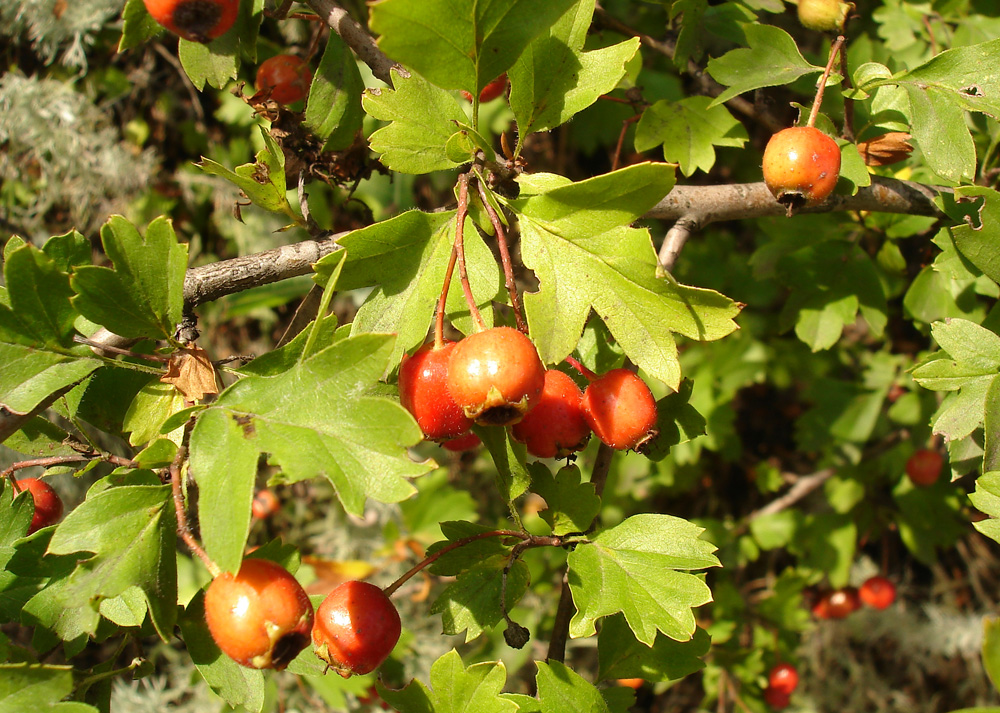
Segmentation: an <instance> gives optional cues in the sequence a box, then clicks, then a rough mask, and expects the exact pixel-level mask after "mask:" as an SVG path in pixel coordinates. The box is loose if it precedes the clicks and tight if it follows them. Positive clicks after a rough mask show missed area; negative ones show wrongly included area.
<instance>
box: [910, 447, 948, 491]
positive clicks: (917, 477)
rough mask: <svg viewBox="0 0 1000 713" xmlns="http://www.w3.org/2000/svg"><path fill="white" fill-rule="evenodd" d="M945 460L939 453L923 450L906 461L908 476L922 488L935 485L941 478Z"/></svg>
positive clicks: (927, 449)
mask: <svg viewBox="0 0 1000 713" xmlns="http://www.w3.org/2000/svg"><path fill="white" fill-rule="evenodd" d="M943 465H944V458H943V457H942V456H941V454H940V453H938V452H937V451H932V450H931V449H929V448H921V449H920V450H918V451H916V452H915V453H914V454H913V455H911V456H910V457H909V459H908V460H907V461H906V475H907V476H909V478H910V480H912V481H913V484H914V485H917V486H919V487H921V488H926V487H928V486H931V485H934V483H936V482H937V481H938V478H940V477H941V466H943Z"/></svg>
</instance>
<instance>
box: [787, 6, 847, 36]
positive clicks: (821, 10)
mask: <svg viewBox="0 0 1000 713" xmlns="http://www.w3.org/2000/svg"><path fill="white" fill-rule="evenodd" d="M850 9H851V4H850V3H846V2H841V0H799V8H798V15H799V22H800V23H802V26H803V27H806V28H808V29H810V30H818V31H819V32H841V31H843V29H844V22H845V21H846V20H847V13H848V12H849V11H850Z"/></svg>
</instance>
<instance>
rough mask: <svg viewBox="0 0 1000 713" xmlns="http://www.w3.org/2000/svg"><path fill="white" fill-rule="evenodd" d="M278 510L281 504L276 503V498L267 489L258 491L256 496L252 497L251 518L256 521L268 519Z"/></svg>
mask: <svg viewBox="0 0 1000 713" xmlns="http://www.w3.org/2000/svg"><path fill="white" fill-rule="evenodd" d="M280 509H281V503H280V502H278V496H277V495H275V494H274V493H272V492H271V491H270V490H268V489H267V488H262V489H260V490H258V491H257V494H256V495H254V496H253V502H252V503H251V504H250V510H251V512H252V513H253V516H254V517H255V518H257V519H258V520H264V519H266V518H269V517H271V515H273V514H274V513H276V512H278V510H280Z"/></svg>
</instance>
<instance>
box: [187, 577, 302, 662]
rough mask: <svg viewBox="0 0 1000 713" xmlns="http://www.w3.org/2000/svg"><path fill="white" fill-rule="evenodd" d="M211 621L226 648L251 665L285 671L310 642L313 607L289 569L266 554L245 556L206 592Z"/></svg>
mask: <svg viewBox="0 0 1000 713" xmlns="http://www.w3.org/2000/svg"><path fill="white" fill-rule="evenodd" d="M205 620H206V621H207V623H208V630H209V632H211V634H212V638H213V639H214V640H215V643H216V644H218V646H219V648H220V649H222V652H223V653H224V654H226V655H227V656H229V658H231V659H233V660H234V661H236V663H238V664H242V665H243V666H248V667H250V668H273V669H277V670H279V671H280V670H282V669H284V668H285V667H286V666H288V664H289V663H291V662H292V660H293V659H294V658H295V657H296V656H298V654H299V652H300V651H302V649H304V648H305V647H306V646H308V645H309V632H310V631H311V630H312V625H313V607H312V603H311V602H310V601H309V596H308V595H307V594H306V592H305V590H304V589H302V586H301V585H300V584H299V583H298V580H296V579H295V577H293V576H292V575H291V574H290V573H289V572H288V570H286V569H285V568H284V567H282V566H281V565H279V564H277V563H275V562H271V561H270V560H265V559H256V558H251V559H247V560H244V561H243V564H242V566H241V567H240V571H239V573H238V574H236V575H235V576H234V575H232V574H231V573H229V572H224V573H222V574H220V575H219V576H218V577H216V578H215V579H213V580H212V583H211V584H210V585H208V590H207V591H206V592H205Z"/></svg>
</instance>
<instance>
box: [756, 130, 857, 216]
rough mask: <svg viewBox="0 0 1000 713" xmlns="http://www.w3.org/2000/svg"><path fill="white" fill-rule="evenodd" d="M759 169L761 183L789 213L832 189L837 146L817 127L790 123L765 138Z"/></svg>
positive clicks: (837, 167)
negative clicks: (790, 124)
mask: <svg viewBox="0 0 1000 713" xmlns="http://www.w3.org/2000/svg"><path fill="white" fill-rule="evenodd" d="M763 170H764V183H766V184H767V187H768V189H769V190H770V191H771V193H773V194H774V197H775V198H776V199H777V200H778V202H779V203H781V204H782V205H785V206H787V207H788V210H789V213H790V212H791V211H792V210H794V209H795V208H801V207H802V206H804V205H811V204H813V203H819V202H821V201H822V200H823V199H824V198H826V197H827V196H828V195H830V194H831V193H832V192H833V188H834V186H836V185H837V179H838V178H839V177H840V147H839V146H837V142H836V141H834V140H833V139H831V138H830V137H829V136H827V135H826V134H824V133H823V132H822V131H820V130H819V129H817V128H814V127H812V126H793V127H791V128H788V129H783V130H781V131H779V132H778V133H777V134H775V135H774V136H772V137H771V140H770V141H768V142H767V147H766V148H765V149H764V165H763Z"/></svg>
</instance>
